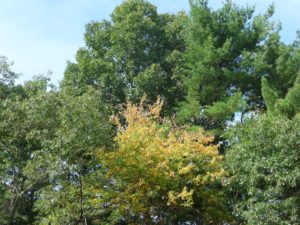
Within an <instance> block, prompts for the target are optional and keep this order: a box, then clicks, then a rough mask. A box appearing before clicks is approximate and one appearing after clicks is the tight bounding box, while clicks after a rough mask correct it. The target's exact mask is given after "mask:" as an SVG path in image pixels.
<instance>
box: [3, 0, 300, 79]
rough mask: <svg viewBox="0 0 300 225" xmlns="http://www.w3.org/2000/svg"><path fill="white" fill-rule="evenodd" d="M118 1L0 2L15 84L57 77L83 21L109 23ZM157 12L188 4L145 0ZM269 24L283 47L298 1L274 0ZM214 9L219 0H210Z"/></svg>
mask: <svg viewBox="0 0 300 225" xmlns="http://www.w3.org/2000/svg"><path fill="white" fill-rule="evenodd" d="M122 2H123V1H122V0H51V1H50V0H26V1H25V0H0V55H5V56H7V57H8V58H9V60H10V61H14V66H13V70H14V71H16V72H19V73H22V74H23V75H22V76H21V79H20V81H24V80H28V79H30V78H31V77H32V76H33V75H37V74H41V73H44V74H45V73H47V71H48V70H51V71H53V74H52V81H53V82H54V83H57V82H58V81H59V80H61V79H62V77H63V72H64V69H65V67H66V61H67V60H70V61H74V56H75V54H76V51H77V49H78V48H79V47H81V46H84V40H83V33H84V26H85V24H86V23H88V22H90V21H92V20H96V21H100V20H102V19H109V15H110V13H111V12H112V11H113V9H114V8H115V6H117V5H119V4H121V3H122ZM150 2H151V3H153V4H154V5H156V6H157V8H158V11H159V12H171V13H175V12H178V11H180V10H185V11H188V10H189V5H188V0H150ZM235 2H236V3H237V4H239V5H247V4H248V5H256V9H257V12H264V11H265V10H266V9H267V7H268V5H270V4H271V3H272V2H273V0H235ZM274 2H275V6H276V12H275V15H274V17H273V19H274V20H275V21H280V22H281V23H282V27H283V29H282V32H281V34H282V38H283V41H284V42H286V43H290V42H292V41H293V40H294V39H295V37H296V30H297V29H300V23H298V21H300V13H299V9H300V0H284V1H283V0H275V1H274ZM210 5H211V7H213V8H218V7H220V6H221V5H222V1H221V0H211V1H210Z"/></svg>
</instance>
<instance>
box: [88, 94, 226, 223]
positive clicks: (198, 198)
mask: <svg viewBox="0 0 300 225" xmlns="http://www.w3.org/2000/svg"><path fill="white" fill-rule="evenodd" d="M143 101H144V99H143V100H142V102H141V103H140V105H138V106H136V105H133V104H132V103H129V104H128V105H127V108H126V111H125V113H124V115H123V116H124V118H125V121H126V123H125V124H124V123H123V122H121V121H120V120H118V119H115V121H116V123H117V125H118V130H119V132H118V134H117V136H116V138H115V141H116V149H115V150H113V151H106V150H101V151H100V152H99V160H100V162H101V163H102V165H103V170H104V171H106V172H105V177H106V179H108V181H109V183H108V184H107V186H106V187H103V189H101V190H98V192H99V195H101V196H102V198H101V199H98V200H97V199H95V200H94V203H95V204H102V205H104V206H105V207H106V209H107V211H109V220H108V221H109V222H108V224H115V223H117V222H118V221H119V220H121V219H123V220H124V221H126V223H128V224H153V223H156V224H181V223H184V222H189V223H196V224H222V222H225V221H226V220H227V219H228V217H227V215H226V209H224V208H223V207H222V196H221V192H220V190H218V189H220V188H221V186H222V184H221V182H222V180H223V179H224V177H225V172H224V171H223V169H222V168H221V164H220V163H221V160H222V156H220V155H219V154H218V146H216V145H213V144H211V141H212V137H211V136H209V135H206V134H204V133H203V131H202V130H198V129H197V130H190V131H189V128H187V127H186V128H179V127H173V126H171V124H170V122H168V121H164V120H162V119H161V118H160V117H159V113H160V111H161V107H162V102H161V101H160V100H158V101H157V102H156V104H154V105H152V106H145V105H143ZM96 191H97V190H96ZM102 210H104V209H102Z"/></svg>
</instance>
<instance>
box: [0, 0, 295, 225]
mask: <svg viewBox="0 0 300 225" xmlns="http://www.w3.org/2000/svg"><path fill="white" fill-rule="evenodd" d="M189 2H190V8H191V10H190V12H179V13H177V14H169V13H164V14H163V13H158V11H157V8H156V7H155V6H154V5H153V4H151V3H149V2H147V1H144V0H126V1H123V3H122V4H120V5H119V6H117V7H116V8H115V9H114V10H113V12H112V14H111V17H110V19H109V20H103V21H92V22H90V23H88V24H87V25H86V30H85V34H84V38H85V44H84V46H83V47H81V48H79V50H78V51H77V53H76V61H75V62H68V63H67V65H66V70H65V73H64V78H63V80H62V82H61V84H60V85H59V86H58V87H55V86H53V85H52V84H51V83H50V79H49V77H47V76H43V75H39V76H35V77H34V78H33V79H32V80H29V81H26V82H25V83H23V84H17V79H18V77H19V76H20V74H19V73H17V72H14V71H13V70H12V65H13V63H12V62H10V61H9V60H8V59H7V58H6V57H5V56H1V57H0V217H1V220H0V224H3V225H31V224H41V225H66V224H67V225H69V224H70V225H73V224H74V225H79V224H82V225H99V224H101V225H102V224H103V225H110V224H112V225H121V224H123V225H125V224H167V225H183V224H193V225H210V224H211V225H224V224H226V225H227V224H228V225H235V224H249V225H251V224H262V225H274V224H275V225H276V224H280V225H281V224H282V225H291V224H293V225H299V224H300V223H299V221H300V211H299V209H300V198H299V190H300V162H299V160H300V155H299V154H300V152H299V149H300V142H299V140H300V130H299V128H300V63H299V62H300V33H299V32H298V34H297V37H296V40H295V41H294V42H292V43H290V44H286V43H284V42H282V40H281V37H280V29H281V27H280V24H279V23H275V22H274V21H272V15H273V14H274V10H275V8H274V5H271V6H270V7H269V8H268V10H267V11H266V12H265V13H262V14H257V13H256V12H255V8H254V7H251V6H247V7H240V6H238V5H236V4H235V3H234V2H233V1H230V0H228V1H225V2H224V4H223V6H222V7H220V8H219V9H213V8H210V7H209V2H208V1H207V0H190V1H189ZM279 10H280V9H279Z"/></svg>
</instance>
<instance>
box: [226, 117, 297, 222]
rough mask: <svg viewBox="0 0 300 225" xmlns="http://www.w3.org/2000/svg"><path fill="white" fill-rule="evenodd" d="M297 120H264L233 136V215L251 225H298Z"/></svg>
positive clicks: (228, 158)
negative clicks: (262, 222)
mask: <svg viewBox="0 0 300 225" xmlns="http://www.w3.org/2000/svg"><path fill="white" fill-rule="evenodd" d="M299 125H300V120H299V116H296V117H295V118H294V119H292V120H289V119H287V118H284V117H276V118H268V117H266V116H262V117H261V118H258V119H256V120H253V121H249V122H248V123H247V124H246V125H244V126H243V125H239V126H237V127H235V128H234V129H232V130H231V131H230V132H229V134H228V137H229V143H230V149H229V150H228V152H227V155H226V168H227V170H228V172H229V173H230V174H231V179H230V180H229V181H230V182H229V185H228V189H229V190H230V193H231V194H232V197H233V196H234V198H233V202H234V214H236V215H238V218H240V219H242V220H243V221H245V222H246V223H247V224H257V223H260V221H264V224H293V223H295V224H297V223H298V221H299V219H300V218H299V215H300V214H299V210H298V209H299V195H298V194H297V190H299V187H300V167H299V165H300V162H299V160H300V155H299V146H300V143H299V131H300V130H299V127H300V126H299Z"/></svg>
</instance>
